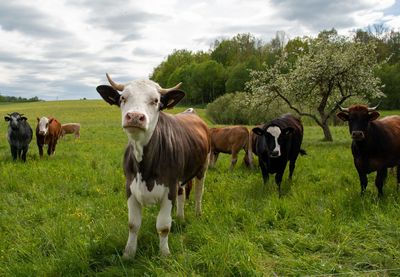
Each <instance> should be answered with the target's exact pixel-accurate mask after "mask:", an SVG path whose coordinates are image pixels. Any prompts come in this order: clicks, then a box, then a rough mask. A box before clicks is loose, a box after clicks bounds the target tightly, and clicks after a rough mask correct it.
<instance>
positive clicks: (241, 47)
mask: <svg viewBox="0 0 400 277" xmlns="http://www.w3.org/2000/svg"><path fill="white" fill-rule="evenodd" d="M324 34H330V35H331V37H336V39H337V38H340V39H342V40H343V39H344V40H345V43H347V44H349V43H350V44H365V45H368V47H369V48H370V49H373V51H374V52H373V62H374V72H373V74H374V76H375V77H377V78H379V80H380V81H381V82H380V84H379V86H380V87H379V89H380V90H381V92H382V93H383V94H384V95H385V96H386V97H383V98H382V99H381V104H380V107H381V108H382V109H399V108H400V97H399V91H400V33H399V31H395V30H389V29H388V28H386V27H385V26H383V25H373V26H370V27H368V28H365V29H362V30H361V29H360V30H355V31H354V32H352V33H351V34H350V35H348V36H340V35H338V34H337V31H336V30H335V29H332V30H327V31H321V32H320V33H319V34H318V37H321V36H323V35H324ZM318 37H317V38H318ZM317 38H310V37H295V38H288V36H287V35H286V34H285V33H284V32H282V31H279V32H276V36H275V37H274V38H273V39H271V40H270V41H269V42H264V41H262V40H260V39H257V38H256V37H255V36H254V35H252V34H249V33H247V34H237V35H236V36H234V37H232V38H230V39H222V40H216V41H215V42H214V43H213V44H212V46H211V47H210V50H209V51H198V52H192V51H190V50H187V49H180V50H175V51H174V52H173V53H171V54H170V55H169V56H168V57H167V58H166V59H165V60H164V61H163V62H161V63H160V64H159V65H158V66H157V67H156V68H155V69H154V71H153V72H152V74H151V76H150V78H151V79H152V80H155V81H156V82H158V83H159V84H160V85H161V86H164V87H171V86H174V85H175V84H176V83H179V82H183V85H182V89H183V90H184V91H185V92H186V93H187V96H186V98H185V101H186V102H185V104H190V105H200V106H204V105H205V104H207V103H210V102H213V101H214V100H215V99H217V98H218V97H220V96H222V95H225V94H227V93H234V92H245V93H248V92H250V91H251V89H250V88H249V86H248V85H246V84H247V83H248V82H249V81H250V80H251V71H258V70H263V69H264V68H270V67H273V66H274V65H275V64H276V62H277V61H278V60H279V59H280V57H282V56H284V57H285V59H286V61H287V62H289V63H291V64H295V63H296V61H297V60H298V59H300V58H301V57H302V56H304V55H307V54H308V50H309V48H310V46H311V45H312V44H313V43H314V42H315V41H316V39H317ZM328 55H329V53H328ZM375 65H376V66H375Z"/></svg>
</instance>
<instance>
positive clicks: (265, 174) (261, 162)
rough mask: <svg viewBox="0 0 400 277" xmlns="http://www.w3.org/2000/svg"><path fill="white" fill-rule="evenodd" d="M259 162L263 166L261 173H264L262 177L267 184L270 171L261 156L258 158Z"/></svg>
mask: <svg viewBox="0 0 400 277" xmlns="http://www.w3.org/2000/svg"><path fill="white" fill-rule="evenodd" d="M258 163H259V165H260V168H261V173H262V177H263V180H264V184H266V183H268V178H269V173H268V170H267V167H266V165H265V163H264V162H263V161H262V159H261V158H258Z"/></svg>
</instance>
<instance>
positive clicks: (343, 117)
mask: <svg viewBox="0 0 400 277" xmlns="http://www.w3.org/2000/svg"><path fill="white" fill-rule="evenodd" d="M336 116H337V117H338V118H339V119H341V120H343V121H349V114H348V113H346V112H338V113H337V114H336Z"/></svg>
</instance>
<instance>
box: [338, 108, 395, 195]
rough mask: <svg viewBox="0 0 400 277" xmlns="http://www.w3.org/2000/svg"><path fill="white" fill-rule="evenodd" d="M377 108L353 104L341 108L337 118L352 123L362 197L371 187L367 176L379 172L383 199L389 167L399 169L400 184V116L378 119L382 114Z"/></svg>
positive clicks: (379, 189)
mask: <svg viewBox="0 0 400 277" xmlns="http://www.w3.org/2000/svg"><path fill="white" fill-rule="evenodd" d="M376 108H377V107H374V108H369V107H368V106H365V105H353V106H351V107H350V108H341V110H342V111H341V112H339V113H338V114H337V117H339V118H340V119H341V120H343V121H348V122H349V131H350V135H351V138H352V140H353V142H352V144H351V151H352V153H353V158H354V165H355V167H356V169H357V172H358V176H359V178H360V185H361V194H364V192H365V189H366V187H367V184H368V179H367V174H369V173H371V172H373V171H377V174H376V179H375V185H376V187H377V189H378V194H379V196H383V184H384V182H385V179H386V177H387V169H388V168H389V167H395V166H397V183H398V184H399V183H400V169H399V167H398V165H399V164H400V116H397V115H396V116H387V117H384V118H382V119H379V120H377V118H378V117H379V116H380V114H379V112H377V111H376V110H375V109H376Z"/></svg>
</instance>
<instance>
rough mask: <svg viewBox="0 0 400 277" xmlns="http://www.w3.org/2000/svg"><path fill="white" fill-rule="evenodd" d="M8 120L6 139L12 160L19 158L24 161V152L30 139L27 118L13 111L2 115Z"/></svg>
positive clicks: (30, 131) (30, 133) (30, 130)
mask: <svg viewBox="0 0 400 277" xmlns="http://www.w3.org/2000/svg"><path fill="white" fill-rule="evenodd" d="M4 120H5V121H8V122H9V123H8V131H7V140H8V143H9V144H10V148H11V155H12V158H13V160H14V161H15V160H17V157H18V158H21V159H22V161H24V162H25V161H26V153H27V152H28V148H29V144H30V143H31V141H32V135H33V132H32V128H31V126H29V123H28V121H27V120H28V119H27V118H26V116H23V114H20V113H17V112H14V113H12V114H8V115H7V116H5V117H4Z"/></svg>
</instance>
